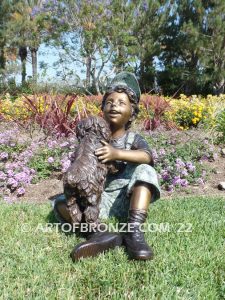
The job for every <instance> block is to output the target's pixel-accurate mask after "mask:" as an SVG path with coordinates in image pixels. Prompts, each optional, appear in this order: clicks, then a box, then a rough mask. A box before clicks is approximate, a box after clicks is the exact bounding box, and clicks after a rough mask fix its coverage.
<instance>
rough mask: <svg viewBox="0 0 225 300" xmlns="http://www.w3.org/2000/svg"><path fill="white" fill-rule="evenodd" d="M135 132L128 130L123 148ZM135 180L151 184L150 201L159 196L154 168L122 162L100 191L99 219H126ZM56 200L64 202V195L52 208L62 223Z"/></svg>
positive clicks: (129, 147) (131, 140) (127, 146)
mask: <svg viewBox="0 0 225 300" xmlns="http://www.w3.org/2000/svg"><path fill="white" fill-rule="evenodd" d="M134 138H135V133H134V132H128V133H127V139H126V142H125V147H124V149H125V150H130V149H131V146H132V144H133V142H134ZM137 182H145V183H149V184H150V185H151V192H152V199H151V202H154V201H155V200H157V199H159V198H160V187H159V184H158V178H157V174H156V171H155V169H154V168H153V167H152V166H150V165H147V164H135V163H130V162H125V163H124V168H123V169H122V170H120V171H118V172H117V173H115V174H108V175H107V179H106V183H105V188H104V191H103V193H102V197H101V202H100V215H99V217H100V219H106V218H108V217H116V218H118V219H123V220H124V219H126V218H127V216H128V211H129V205H130V196H131V192H132V189H133V186H134V185H135V183H137ZM58 201H60V202H61V201H62V202H66V199H65V197H64V196H60V197H58V198H57V199H55V201H54V203H53V209H54V212H55V216H56V218H57V219H58V220H59V221H60V222H61V223H64V222H65V220H63V218H62V217H61V216H60V215H59V213H58V211H57V210H56V209H55V203H56V202H58Z"/></svg>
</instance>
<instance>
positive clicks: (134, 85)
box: [108, 71, 141, 104]
mask: <svg viewBox="0 0 225 300" xmlns="http://www.w3.org/2000/svg"><path fill="white" fill-rule="evenodd" d="M116 87H123V88H125V89H128V90H130V91H131V92H133V93H134V96H135V98H136V99H135V100H136V102H137V104H138V103H139V101H140V97H141V90H140V87H139V83H138V81H137V78H136V76H135V75H134V74H133V73H130V72H125V71H124V72H121V73H118V74H117V75H116V76H115V77H114V78H113V80H112V81H111V84H110V85H109V87H108V89H114V88H116Z"/></svg>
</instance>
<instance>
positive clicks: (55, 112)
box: [25, 95, 86, 136]
mask: <svg viewBox="0 0 225 300" xmlns="http://www.w3.org/2000/svg"><path fill="white" fill-rule="evenodd" d="M25 97H26V101H25V105H26V107H27V109H28V110H29V111H30V112H31V113H32V118H33V121H34V122H35V123H37V124H38V125H40V127H41V128H42V129H44V131H45V133H46V134H49V133H56V134H58V135H64V136H68V135H69V134H70V133H74V131H73V129H74V128H75V127H76V124H77V122H78V121H79V120H80V119H81V118H82V117H83V116H84V115H86V111H85V108H84V110H83V112H82V113H80V112H78V114H77V115H76V116H75V117H72V114H71V110H72V106H73V104H74V103H75V102H76V98H77V96H76V95H74V96H68V95H65V96H63V97H61V96H60V95H56V96H51V95H50V96H48V95H44V96H41V97H37V96H34V97H33V98H30V97H28V96H25Z"/></svg>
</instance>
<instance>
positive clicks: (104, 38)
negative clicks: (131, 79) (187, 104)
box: [0, 0, 225, 95]
mask: <svg viewBox="0 0 225 300" xmlns="http://www.w3.org/2000/svg"><path fill="white" fill-rule="evenodd" d="M43 43H45V44H46V45H48V46H50V45H51V47H54V48H55V49H56V50H57V51H58V53H59V54H60V55H59V56H60V59H59V61H58V64H59V65H64V66H65V68H64V69H63V70H64V71H63V72H61V73H60V74H58V75H60V76H61V77H62V78H67V77H68V76H69V78H70V79H71V80H74V81H75V79H76V78H77V77H78V74H79V73H80V72H84V74H85V80H84V82H83V85H84V87H85V88H86V89H87V90H88V89H89V90H90V89H91V90H92V91H94V92H98V93H99V92H100V91H101V87H102V85H104V84H105V80H106V78H108V77H110V76H111V75H112V74H115V73H117V72H119V71H121V70H128V71H132V72H134V73H135V74H136V75H137V76H138V78H139V81H140V85H141V88H142V90H143V91H146V92H149V91H153V92H155V93H163V94H165V95H166V94H168V95H177V94H179V93H185V94H187V95H189V94H193V93H196V94H207V93H215V94H219V93H223V92H224V86H225V2H224V0H173V1H172V0H145V1H143V0H142V1H141V0H101V1H100V0H83V1H80V0H61V1H60V0H18V1H14V0H2V1H1V3H0V72H1V74H4V69H5V68H6V64H7V61H8V60H10V56H7V55H6V53H7V51H8V50H7V51H6V49H11V52H13V51H14V52H15V49H17V51H16V55H17V57H18V58H19V59H20V61H21V66H22V68H21V75H22V82H23V83H24V82H25V81H26V62H27V55H28V52H29V53H30V54H31V57H32V66H33V79H34V80H35V79H36V78H37V76H38V74H37V54H38V50H39V47H40V45H41V44H43ZM72 62H73V63H75V65H76V67H75V68H71V67H70V66H71V63H72Z"/></svg>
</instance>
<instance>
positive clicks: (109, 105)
mask: <svg viewBox="0 0 225 300" xmlns="http://www.w3.org/2000/svg"><path fill="white" fill-rule="evenodd" d="M132 112H133V108H132V105H131V103H130V100H129V98H128V96H127V94H126V93H118V92H113V93H112V94H110V95H109V96H108V97H107V98H106V101H105V106H104V109H103V113H104V117H105V119H106V121H107V122H108V123H109V124H110V125H113V126H115V127H116V128H122V127H125V125H126V124H127V122H128V121H129V120H130V118H131V116H132Z"/></svg>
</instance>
